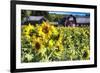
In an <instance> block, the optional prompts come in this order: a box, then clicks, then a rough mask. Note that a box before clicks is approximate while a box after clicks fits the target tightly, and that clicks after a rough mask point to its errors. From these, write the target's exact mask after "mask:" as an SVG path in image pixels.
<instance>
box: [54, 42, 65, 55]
mask: <svg viewBox="0 0 100 73" xmlns="http://www.w3.org/2000/svg"><path fill="white" fill-rule="evenodd" d="M54 49H55V51H54V54H55V55H56V56H61V55H62V53H63V51H64V48H63V45H62V44H60V43H59V44H56V45H55V47H54Z"/></svg>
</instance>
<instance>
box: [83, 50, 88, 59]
mask: <svg viewBox="0 0 100 73" xmlns="http://www.w3.org/2000/svg"><path fill="white" fill-rule="evenodd" d="M82 58H83V59H84V60H88V59H89V58H90V50H88V49H83V50H82Z"/></svg>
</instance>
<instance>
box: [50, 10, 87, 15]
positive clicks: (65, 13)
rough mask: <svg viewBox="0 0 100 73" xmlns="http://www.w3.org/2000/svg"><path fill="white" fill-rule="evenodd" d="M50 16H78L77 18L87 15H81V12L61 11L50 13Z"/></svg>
mask: <svg viewBox="0 0 100 73" xmlns="http://www.w3.org/2000/svg"><path fill="white" fill-rule="evenodd" d="M49 13H50V14H64V15H79V16H86V14H89V13H83V12H62V11H50V12H49Z"/></svg>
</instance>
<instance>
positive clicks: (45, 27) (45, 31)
mask: <svg viewBox="0 0 100 73" xmlns="http://www.w3.org/2000/svg"><path fill="white" fill-rule="evenodd" d="M37 29H38V33H39V35H40V36H42V37H43V38H47V39H48V38H50V36H51V34H52V31H51V29H50V25H49V24H47V23H46V22H43V23H42V24H41V25H40V26H39V27H38V28H37Z"/></svg>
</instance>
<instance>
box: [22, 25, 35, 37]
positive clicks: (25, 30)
mask: <svg viewBox="0 0 100 73" xmlns="http://www.w3.org/2000/svg"><path fill="white" fill-rule="evenodd" d="M34 30H35V29H34V26H33V25H31V24H30V23H29V24H28V25H22V35H25V36H27V37H28V38H30V36H32V32H33V31H34Z"/></svg>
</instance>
